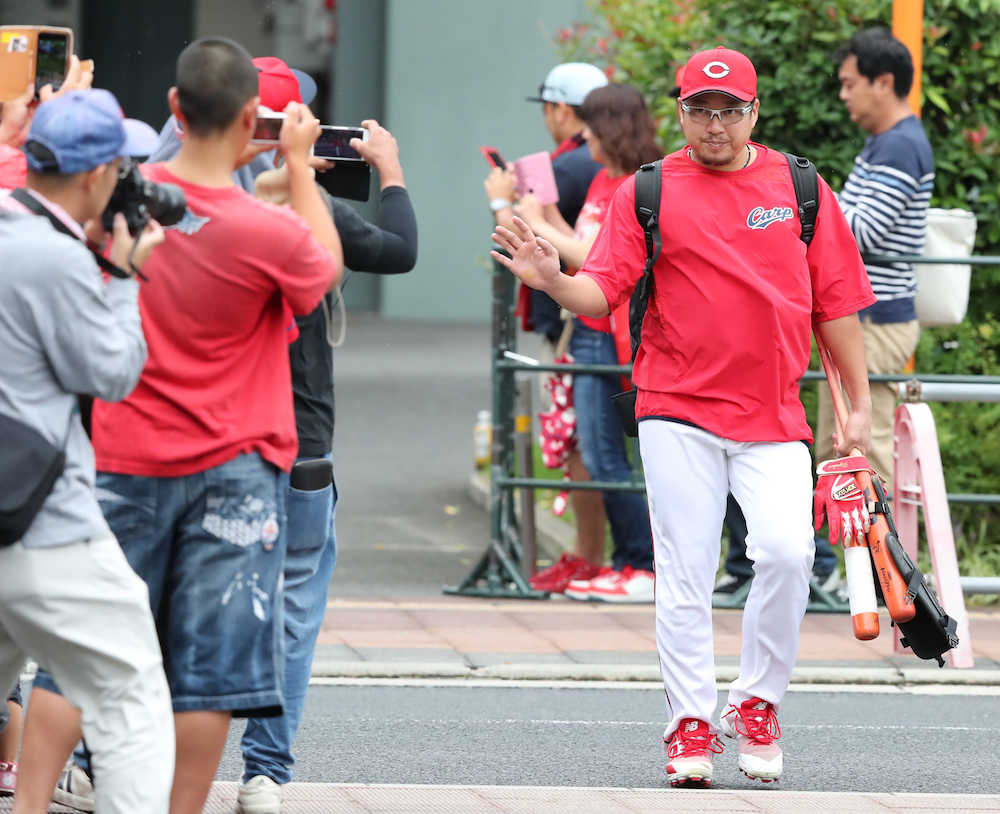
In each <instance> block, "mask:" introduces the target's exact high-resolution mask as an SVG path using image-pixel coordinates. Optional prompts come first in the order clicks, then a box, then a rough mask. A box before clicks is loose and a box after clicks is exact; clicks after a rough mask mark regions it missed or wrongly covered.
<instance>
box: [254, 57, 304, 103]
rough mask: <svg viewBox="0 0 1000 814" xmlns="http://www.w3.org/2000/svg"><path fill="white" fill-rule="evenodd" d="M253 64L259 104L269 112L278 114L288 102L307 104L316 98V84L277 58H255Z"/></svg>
mask: <svg viewBox="0 0 1000 814" xmlns="http://www.w3.org/2000/svg"><path fill="white" fill-rule="evenodd" d="M253 64H254V65H255V66H256V67H257V71H258V76H257V84H258V93H259V95H260V103H261V104H262V105H263V106H264V107H266V108H269V109H270V110H273V111H275V112H277V113H280V112H281V111H283V110H284V109H285V107H286V106H287V105H288V103H289V102H300V103H302V104H306V105H307V104H309V103H310V102H311V101H312V100H313V99H314V98H315V97H316V82H315V81H314V80H313V78H312V77H311V76H309V74H307V73H303V72H302V71H297V70H295V69H294V68H289V67H288V65H287V64H286V63H285V61H284V60H281V59H278V57H257V58H256V59H255V60H254V61H253Z"/></svg>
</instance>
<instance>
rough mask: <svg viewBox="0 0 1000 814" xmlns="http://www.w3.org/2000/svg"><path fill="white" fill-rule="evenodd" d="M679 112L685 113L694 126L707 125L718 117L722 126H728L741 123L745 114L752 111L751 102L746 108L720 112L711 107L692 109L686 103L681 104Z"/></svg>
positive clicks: (723, 109)
mask: <svg viewBox="0 0 1000 814" xmlns="http://www.w3.org/2000/svg"><path fill="white" fill-rule="evenodd" d="M681 110H683V111H684V112H685V113H687V115H688V116H690V118H691V121H693V122H695V123H696V124H708V123H709V122H711V121H712V119H713V118H715V117H716V116H718V117H719V121H720V122H721V123H722V125H723V126H729V125H733V124H739V123H740V122H741V121H743V119H745V118H746V115H747V113H749V112H750V111H751V110H753V102H751V103H750V104H748V105H747V106H746V107H724V108H722V109H721V110H718V109H715V108H711V107H692V106H691V105H689V104H687V103H686V102H681Z"/></svg>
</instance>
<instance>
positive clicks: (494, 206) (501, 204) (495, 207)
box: [490, 198, 511, 212]
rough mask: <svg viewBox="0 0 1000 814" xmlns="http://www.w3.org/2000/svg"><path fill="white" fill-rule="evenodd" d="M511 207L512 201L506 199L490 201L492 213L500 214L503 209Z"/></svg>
mask: <svg viewBox="0 0 1000 814" xmlns="http://www.w3.org/2000/svg"><path fill="white" fill-rule="evenodd" d="M510 205H511V204H510V201H508V200H507V199H506V198H494V199H493V200H492V201H490V211H492V212H499V211H500V210H501V209H507V208H508V207H509V206H510Z"/></svg>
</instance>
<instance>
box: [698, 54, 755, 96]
mask: <svg viewBox="0 0 1000 814" xmlns="http://www.w3.org/2000/svg"><path fill="white" fill-rule="evenodd" d="M709 91H717V92H719V93H728V94H729V95H730V96H734V97H736V98H737V99H739V100H740V101H742V102H750V101H753V100H754V99H755V98H756V97H757V71H756V70H754V67H753V63H752V62H751V61H750V60H749V59H747V57H746V56H744V55H743V54H741V53H740V52H739V51H733V50H731V49H729V48H723V47H722V46H721V45H720V46H719V47H718V48H712V49H709V50H708V51H699V52H698V53H697V54H695V55H694V56H693V57H691V59H689V60H688V61H687V65H685V66H684V72H683V74H682V76H681V92H680V98H681V99H687V98H689V97H691V96H695V95H697V94H699V93H708V92H709Z"/></svg>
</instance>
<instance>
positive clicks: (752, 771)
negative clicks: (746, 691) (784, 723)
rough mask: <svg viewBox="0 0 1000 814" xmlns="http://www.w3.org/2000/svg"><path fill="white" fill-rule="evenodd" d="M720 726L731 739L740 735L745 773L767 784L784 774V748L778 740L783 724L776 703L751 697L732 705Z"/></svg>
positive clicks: (741, 762)
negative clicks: (777, 712) (779, 724)
mask: <svg viewBox="0 0 1000 814" xmlns="http://www.w3.org/2000/svg"><path fill="white" fill-rule="evenodd" d="M719 726H720V728H721V729H722V734H723V735H725V736H726V737H727V738H737V742H738V743H739V749H740V771H741V772H743V774H745V775H746V776H747V777H749V778H750V779H751V780H760V781H761V782H763V783H771V782H772V781H775V780H777V779H778V778H779V777H781V769H782V755H781V747H780V746H778V744H777V743H775V741H777V740H778V738H780V737H781V727H780V726H778V716H777V715H776V714H775V712H774V704H771V703H770V702H768V701H764V700H763V699H761V698H751V699H749V700H747V701H744V702H743V703H742V704H740V705H739V706H738V707H737V706H734V705H733V704H730V705H729V706H728V707H726V710H725V712H723V713H722V717H721V718H720V719H719Z"/></svg>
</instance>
